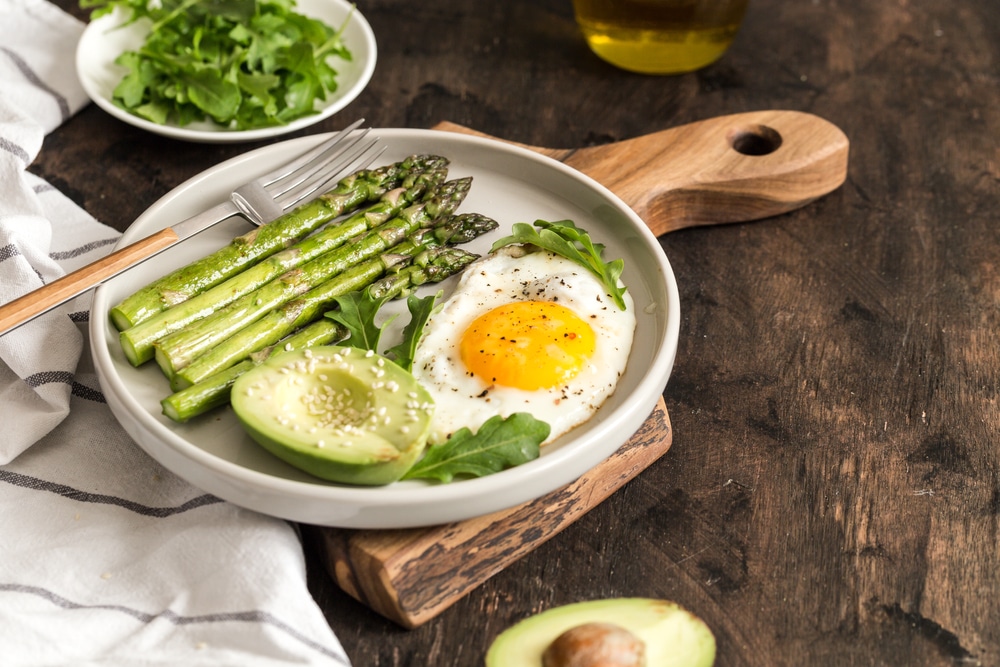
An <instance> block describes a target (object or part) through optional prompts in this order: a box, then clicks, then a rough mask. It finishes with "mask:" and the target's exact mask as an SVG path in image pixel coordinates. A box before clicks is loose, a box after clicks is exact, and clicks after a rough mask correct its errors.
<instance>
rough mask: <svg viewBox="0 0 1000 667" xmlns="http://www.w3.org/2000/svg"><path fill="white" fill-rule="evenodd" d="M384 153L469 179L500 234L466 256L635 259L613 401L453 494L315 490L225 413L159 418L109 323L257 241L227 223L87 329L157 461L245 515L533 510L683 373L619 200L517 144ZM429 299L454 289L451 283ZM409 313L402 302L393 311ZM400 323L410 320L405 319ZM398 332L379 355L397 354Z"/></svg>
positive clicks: (192, 194)
mask: <svg viewBox="0 0 1000 667" xmlns="http://www.w3.org/2000/svg"><path fill="white" fill-rule="evenodd" d="M373 134H375V135H377V136H379V137H381V139H382V142H383V143H384V144H385V145H386V146H387V149H386V152H385V153H384V154H383V156H382V159H381V161H382V162H385V163H389V162H393V161H396V160H400V159H403V158H404V157H406V156H408V155H412V154H415V153H436V154H438V155H442V156H445V157H448V158H449V159H450V160H451V167H450V170H449V178H458V177H463V176H472V177H473V185H472V189H471V191H470V193H469V195H468V197H467V199H466V200H465V202H464V203H463V204H462V206H461V207H460V209H459V211H460V212H473V211H474V212H479V213H483V214H486V215H489V216H490V217H492V218H494V219H495V220H496V221H497V222H498V223H499V224H500V227H499V229H498V230H496V231H495V232H493V233H491V234H490V235H486V236H483V237H480V238H478V239H476V240H475V241H473V242H472V243H469V244H467V245H466V246H463V247H467V248H469V249H470V250H473V251H475V252H479V253H485V252H487V251H488V249H489V246H490V245H491V244H492V242H493V240H495V239H496V238H498V237H499V236H505V235H507V234H509V233H510V229H511V225H513V223H515V222H533V221H534V220H536V219H539V218H541V219H547V220H563V219H567V218H569V219H572V220H574V221H575V222H576V223H577V224H578V225H579V226H581V227H583V228H584V229H586V230H588V231H589V232H590V233H591V236H592V237H593V238H594V239H595V240H596V241H599V242H601V243H604V244H605V245H606V246H607V251H606V253H607V254H606V257H607V258H615V257H622V258H624V260H625V271H624V273H623V280H624V281H625V283H626V285H627V286H628V289H629V290H630V292H631V294H632V297H633V299H634V300H635V308H636V316H637V320H638V322H637V327H636V335H635V341H634V345H633V349H632V352H631V356H630V358H629V361H628V366H627V368H626V370H625V373H624V374H623V375H622V377H621V380H620V383H619V385H618V388H617V391H616V392H615V393H614V395H613V396H612V397H611V398H610V399H609V400H608V401H607V402H606V403H605V404H604V405H603V406H602V407H601V409H600V410H599V411H598V412H597V413H596V415H595V416H594V418H592V419H591V420H590V421H589V422H587V423H586V424H584V425H582V426H579V427H577V428H576V429H574V430H573V431H571V432H570V433H568V434H566V435H564V436H563V437H561V438H560V439H558V440H556V441H555V442H553V443H552V444H550V445H547V446H546V447H545V448H544V449H543V453H542V455H541V456H540V457H539V458H538V459H536V460H534V461H531V462H528V463H526V464H524V465H521V466H518V467H516V468H512V469H510V470H506V471H504V472H500V473H497V474H494V475H491V476H487V477H483V478H479V479H471V480H462V481H457V482H453V483H451V484H434V483H424V482H420V481H406V482H397V483H396V484H393V485H390V486H386V487H372V488H361V487H350V486H342V485H336V484H333V483H329V482H324V481H322V480H319V479H316V478H313V477H310V476H309V475H307V474H305V473H303V472H301V471H299V470H297V469H295V468H293V467H291V466H289V465H287V464H285V463H284V462H283V461H281V460H279V459H277V458H275V457H273V456H272V455H270V454H269V453H267V452H266V451H265V450H264V449H262V448H261V447H259V446H257V445H256V444H255V443H254V442H253V441H252V440H251V439H250V438H249V436H247V435H246V434H245V433H244V432H243V430H242V428H241V427H240V425H239V424H238V423H237V420H236V418H235V417H234V415H233V414H232V411H231V409H229V408H228V407H226V408H223V409H219V410H217V411H215V412H214V413H209V414H206V415H203V416H202V417H201V418H199V419H196V420H192V421H191V422H189V423H187V424H183V425H180V424H176V423H174V422H172V421H170V420H169V419H167V418H166V417H164V416H163V415H162V414H161V411H160V403H159V402H160V400H161V399H162V398H163V397H164V396H166V395H167V394H168V393H169V389H168V385H167V381H166V380H165V379H164V378H163V376H162V375H161V374H160V370H159V368H158V367H157V366H156V365H155V363H150V364H146V365H145V366H143V367H141V368H138V369H137V368H133V367H132V366H131V365H130V364H129V363H128V361H127V360H126V359H125V357H124V355H123V354H122V352H121V349H120V347H119V345H118V335H117V332H116V331H115V329H114V328H113V326H112V325H111V323H110V322H109V318H108V317H107V312H108V310H109V309H110V307H111V306H113V305H114V304H116V303H118V302H119V301H120V300H121V299H122V298H124V297H126V296H128V294H130V293H131V292H132V291H133V290H134V289H135V288H136V287H138V286H139V285H141V284H145V283H147V282H150V281H152V280H153V279H155V278H157V277H159V276H160V275H162V274H164V273H167V272H168V271H170V270H172V269H174V268H176V267H179V266H182V265H184V264H186V263H188V262H190V261H193V260H194V259H197V258H199V257H202V256H204V255H206V254H208V253H209V252H211V251H213V250H215V249H216V248H219V247H221V246H223V245H225V244H226V243H228V242H229V240H230V239H231V238H232V237H233V236H235V235H237V234H239V233H242V232H245V231H246V230H247V229H248V223H246V222H244V221H242V220H238V219H230V220H228V221H226V222H223V223H221V224H219V225H217V226H216V227H213V228H212V229H210V230H207V231H205V232H203V233H202V234H200V235H199V236H197V237H195V238H193V239H190V240H188V241H186V242H184V243H182V244H180V245H178V246H175V247H173V248H171V249H169V250H167V251H166V252H164V253H163V254H161V255H158V256H157V257H156V258H155V259H153V260H150V261H147V262H145V263H143V264H141V265H139V266H138V267H136V268H134V269H132V270H131V271H129V272H128V273H126V274H124V275H122V276H119V277H118V278H117V279H113V280H111V281H109V282H107V283H105V284H104V285H103V286H101V287H100V288H99V289H98V290H97V292H96V294H95V298H94V303H93V309H92V317H91V320H90V334H91V347H92V352H93V355H94V359H95V364H96V367H97V371H98V374H99V376H100V380H101V386H102V388H103V390H104V394H105V396H106V398H107V401H108V405H109V406H110V407H111V410H112V412H113V413H114V414H115V416H116V417H117V418H118V420H119V421H120V422H121V424H122V425H123V426H124V428H125V429H126V430H127V431H128V433H129V434H130V435H131V436H132V437H133V438H134V439H135V441H136V442H137V443H138V444H139V446H140V447H142V448H143V449H144V450H145V451H146V452H148V453H149V454H150V456H152V457H153V458H154V459H156V460H157V461H159V462H160V463H161V464H163V465H164V466H165V467H167V468H168V469H170V470H171V471H173V472H174V473H176V474H177V475H179V476H181V477H183V478H185V479H186V480H188V481H189V482H191V483H192V484H194V485H196V486H198V487H200V488H202V489H204V490H205V491H208V492H210V493H213V494H215V495H217V496H219V497H221V498H224V499H226V500H229V501H232V502H233V503H236V504H238V505H242V506H244V507H248V508H250V509H254V510H258V511H260V512H263V513H266V514H271V515H275V516H279V517H283V518H286V519H291V520H294V521H300V522H304V523H311V524H319V525H329V526H340V527H348V528H394V527H412V526H421V525H433V524H441V523H447V522H451V521H458V520H462V519H466V518H470V517H473V516H478V515H482V514H487V513H490V512H494V511H498V510H501V509H505V508H507V507H511V506H514V505H517V504H520V503H522V502H526V501H528V500H532V499H534V498H537V497H539V496H541V495H544V494H546V493H548V492H550V491H554V490H555V489H557V488H559V487H561V486H563V485H565V484H568V483H570V482H572V481H574V480H575V479H576V478H578V477H579V476H580V475H582V474H583V473H585V472H586V471H587V470H589V469H590V468H592V467H593V466H595V465H597V464H598V463H599V462H601V461H602V460H604V459H605V458H607V457H608V456H610V455H611V454H612V453H614V452H615V450H617V449H618V448H619V447H620V446H621V445H622V444H624V442H625V441H626V440H627V439H628V438H629V437H630V436H631V435H632V434H633V433H634V432H635V431H636V430H638V428H639V427H640V426H641V425H642V423H643V422H644V421H645V419H646V418H647V417H648V416H649V414H650V412H651V411H652V410H653V408H654V406H655V404H656V402H657V400H658V398H659V396H660V395H661V393H662V392H663V388H664V386H665V385H666V382H667V378H668V376H669V374H670V370H671V368H672V366H673V361H674V354H675V352H676V349H677V337H678V331H679V325H680V308H679V305H678V304H679V298H678V293H677V285H676V282H675V280H674V275H673V272H672V271H671V269H670V265H669V264H668V262H667V259H666V257H665V256H664V254H663V251H662V250H661V248H660V246H659V243H658V242H657V240H656V239H655V237H654V236H653V235H652V234H651V233H650V231H649V230H648V229H647V227H646V226H645V225H644V224H643V222H642V220H640V219H639V218H638V216H636V215H635V213H633V212H632V210H631V209H630V208H628V207H627V206H626V205H625V204H624V203H622V202H621V200H619V199H618V198H617V197H615V196H614V195H613V194H612V193H611V192H610V191H608V190H607V189H606V188H604V187H603V186H601V185H599V184H597V183H596V182H595V181H593V180H592V179H590V178H588V177H586V176H584V175H582V174H581V173H580V172H578V171H576V170H574V169H571V168H569V167H567V166H565V165H563V164H561V163H559V162H556V161H555V160H551V159H549V158H546V157H543V156H541V155H538V154H536V153H533V152H531V151H528V150H526V149H522V148H518V147H515V146H510V145H508V144H505V143H502V142H499V141H493V140H489V139H481V138H477V137H469V136H465V135H458V134H452V133H448V132H440V131H434V130H403V129H387V130H374V131H373ZM320 139H322V137H321V136H312V137H302V138H298V139H294V140H290V141H285V142H282V143H278V144H274V145H271V146H267V147H265V148H261V149H258V150H255V151H252V152H249V153H247V154H244V155H242V156H239V157H236V158H233V159H231V160H229V161H227V162H224V163H222V164H220V165H218V166H217V167H214V168H212V169H210V170H208V171H206V172H204V173H202V174H201V175H199V176H196V177H195V178H193V179H191V180H189V181H187V182H186V183H183V184H182V185H180V186H179V187H177V188H176V189H175V190H173V191H172V192H170V193H169V194H167V195H166V196H165V197H163V198H162V199H161V200H160V201H158V202H157V203H156V204H154V205H153V206H152V207H151V208H150V209H149V210H148V211H146V212H145V213H144V214H143V215H142V216H141V217H140V218H139V219H138V220H136V222H135V223H134V224H133V225H132V226H131V227H130V228H129V230H128V231H127V232H126V234H125V236H124V237H123V239H122V243H128V242H133V241H135V240H137V239H139V238H141V237H143V236H146V235H149V234H151V233H153V232H155V231H157V230H159V229H161V228H163V227H165V226H168V225H170V224H173V223H175V222H177V221H180V220H183V219H184V218H186V217H188V216H190V215H193V214H195V213H198V212H199V211H202V210H204V209H206V208H208V207H210V206H212V205H214V204H215V203H217V202H218V201H220V200H221V199H223V198H225V197H226V196H228V193H229V192H230V191H231V190H232V189H233V188H234V187H236V186H238V185H240V184H241V183H243V182H244V181H246V180H249V179H251V178H254V177H256V176H258V175H260V174H261V173H264V172H266V171H267V170H269V169H271V168H273V166H274V165H276V164H280V163H282V162H284V161H285V160H288V159H290V158H292V157H293V156H294V155H296V154H298V153H299V152H301V151H304V150H306V148H307V147H308V146H310V145H312V144H314V143H315V142H317V141H318V140H320ZM449 280H450V281H451V282H449V281H445V282H444V283H441V284H440V285H438V286H426V287H425V288H423V289H424V292H423V293H425V294H426V293H428V291H436V290H438V289H440V288H443V289H445V290H448V289H449V288H450V287H451V285H452V283H453V282H454V280H455V278H454V277H453V278H452V279H449ZM392 305H393V306H394V307H396V308H399V309H400V310H401V312H405V305H404V304H402V303H395V304H392ZM398 319H399V321H400V322H405V321H407V320H408V316H404V317H401V318H398ZM391 338H392V336H391V332H389V333H387V334H386V338H384V339H383V341H382V342H383V344H385V345H389V344H392V343H393V341H392V339H391Z"/></svg>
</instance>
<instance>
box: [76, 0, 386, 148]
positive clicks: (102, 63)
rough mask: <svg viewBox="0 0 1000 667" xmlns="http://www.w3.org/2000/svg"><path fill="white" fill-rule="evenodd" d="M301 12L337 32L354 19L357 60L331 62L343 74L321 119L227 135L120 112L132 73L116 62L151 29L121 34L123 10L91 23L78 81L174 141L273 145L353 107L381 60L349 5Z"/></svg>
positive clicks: (331, 3)
mask: <svg viewBox="0 0 1000 667" xmlns="http://www.w3.org/2000/svg"><path fill="white" fill-rule="evenodd" d="M296 11H298V12H300V13H302V14H304V15H306V16H310V17H312V18H317V19H321V20H323V21H324V22H325V23H326V24H327V25H330V26H332V27H334V28H338V27H340V26H341V25H343V23H344V21H345V20H347V17H348V16H350V21H349V22H348V24H347V27H346V28H345V29H344V33H343V39H344V43H345V44H346V45H347V48H348V49H350V51H351V55H352V57H353V59H352V60H337V61H331V64H332V65H333V67H334V69H336V70H337V72H338V74H337V90H335V91H334V92H333V93H332V94H330V95H327V98H326V100H324V101H321V102H319V103H318V104H317V107H316V108H317V111H318V113H315V114H313V115H311V116H305V117H303V118H299V119H298V120H295V121H292V122H291V123H289V124H288V125H280V126H277V127H267V128H261V129H256V130H228V129H226V128H224V127H222V126H220V125H218V124H215V123H212V122H210V121H199V122H195V123H190V124H188V125H185V126H183V127H181V126H179V125H175V124H166V125H160V124H158V123H153V122H151V121H148V120H146V119H144V118H139V117H138V116H135V115H133V114H130V113H129V112H127V111H125V110H124V109H122V108H121V107H119V106H116V105H115V104H114V102H112V94H113V93H114V90H115V86H117V85H118V82H119V81H121V78H122V76H123V75H124V74H125V73H126V72H127V70H126V69H125V68H124V67H121V66H120V65H116V64H115V59H116V58H118V56H119V55H121V54H122V53H123V52H125V51H134V50H136V49H138V48H139V47H140V46H142V43H143V41H144V40H145V37H146V32H147V29H146V28H144V27H143V26H142V25H141V24H139V23H135V24H132V25H128V26H125V27H124V28H121V29H119V28H118V26H119V25H120V24H121V23H122V21H123V19H124V14H123V13H122V12H121V10H116V11H115V12H114V13H112V14H108V15H106V16H102V17H100V18H98V19H96V20H94V21H92V22H91V23H90V24H89V25H88V26H87V28H86V29H85V30H84V31H83V36H82V37H81V38H80V43H79V45H78V46H77V49H76V71H77V76H79V78H80V83H81V84H82V85H83V89H84V91H86V93H87V95H88V97H90V99H91V100H93V102H94V103H95V104H97V106H99V107H101V108H102V109H104V110H105V111H107V112H108V113H109V114H111V115H112V116H114V117H115V118H118V119H119V120H122V121H124V122H126V123H128V124H130V125H134V126H135V127H139V128H142V129H144V130H148V131H149V132H153V133H155V134H160V135H163V136H166V137H171V138H173V139H182V140H184V141H193V142H201V143H218V144H221V143H237V142H241V141H257V140H260V139H270V138H272V137H277V136H281V135H283V134H288V133H289V132H296V131H298V130H301V129H303V128H306V127H309V126H310V125H314V124H316V123H318V122H320V121H321V120H323V119H325V118H329V117H330V116H332V115H333V114H335V113H337V112H338V111H340V110H341V109H343V108H344V107H346V106H347V105H348V104H350V103H351V102H352V101H354V99H355V98H356V97H357V96H358V95H360V94H361V91H362V90H364V88H365V86H367V85H368V82H369V81H370V80H371V78H372V74H373V73H374V72H375V61H376V59H377V47H376V43H375V34H374V33H373V32H372V29H371V26H370V25H368V21H367V20H366V19H365V17H364V16H362V15H361V12H359V11H358V10H357V9H353V8H352V6H351V4H350V3H349V2H346V1H345V0H299V1H298V3H297V4H296Z"/></svg>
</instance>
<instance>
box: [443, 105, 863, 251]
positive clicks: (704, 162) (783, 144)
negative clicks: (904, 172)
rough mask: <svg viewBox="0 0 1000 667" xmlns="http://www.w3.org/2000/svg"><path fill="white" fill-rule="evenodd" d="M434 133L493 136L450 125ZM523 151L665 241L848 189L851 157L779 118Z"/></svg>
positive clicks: (820, 128) (805, 116)
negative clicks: (580, 176) (609, 198)
mask: <svg viewBox="0 0 1000 667" xmlns="http://www.w3.org/2000/svg"><path fill="white" fill-rule="evenodd" d="M435 129H440V130H448V131H452V132H463V133H466V134H476V135H480V136H487V135H483V134H482V133H480V132H475V131H473V130H469V129H468V128H464V127H462V126H460V125H455V124H454V123H448V122H445V123H441V124H439V125H437V126H436V128H435ZM519 145H521V146H523V147H525V148H529V149H531V150H534V151H536V152H539V153H542V154H544V155H548V156H549V157H553V158H555V159H557V160H559V161H561V162H564V163H565V164H567V165H569V166H571V167H574V168H575V169H577V170H579V171H581V172H583V173H584V174H587V175H588V176H590V177H591V178H593V179H594V180H596V181H597V182H599V183H601V184H602V185H604V186H605V187H607V188H608V189H609V190H611V191H612V192H614V193H615V194H616V195H618V197H620V198H621V199H622V200H623V201H624V202H625V203H626V204H628V205H629V206H630V207H631V208H632V210H634V211H635V212H636V213H637V214H638V215H639V217H641V218H642V219H643V220H644V221H645V222H646V224H647V225H648V226H649V228H650V229H651V230H652V231H653V233H654V234H656V235H657V236H659V235H661V234H666V233H667V232H672V231H675V230H678V229H684V228H686V227H696V226H699V225H714V224H720V223H728V222H748V221H751V220H759V219H761V218H768V217H771V216H774V215H779V214H781V213H787V212H789V211H792V210H795V209H797V208H800V207H802V206H804V205H806V204H808V203H809V202H811V201H814V200H815V199H817V198H819V197H822V196H823V195H826V194H828V193H829V192H832V191H833V190H835V189H837V188H838V187H840V185H842V184H843V182H844V180H845V179H846V178H847V162H848V153H849V150H850V142H849V141H848V139H847V136H846V135H845V134H844V133H843V132H842V131H841V130H840V128H838V127H837V126H836V125H834V124H833V123H830V122H829V121H827V120H824V119H823V118H820V117H818V116H815V115H812V114H809V113H803V112H800V111H779V110H769V111H750V112H746V113H739V114H733V115H729V116H719V117H717V118H711V119H708V120H702V121H697V122H694V123H689V124H687V125H681V126H679V127H675V128H671V129H668V130H662V131H660V132H655V133H653V134H647V135H644V136H641V137H636V138H634V139H625V140H623V141H618V142H614V143H610V144H604V145H600V146H589V147H586V148H577V149H553V148H542V147H538V146H528V145H525V144H519Z"/></svg>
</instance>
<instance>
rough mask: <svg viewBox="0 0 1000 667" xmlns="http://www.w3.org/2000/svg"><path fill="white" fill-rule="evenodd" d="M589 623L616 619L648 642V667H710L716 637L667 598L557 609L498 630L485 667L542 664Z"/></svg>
mask: <svg viewBox="0 0 1000 667" xmlns="http://www.w3.org/2000/svg"><path fill="white" fill-rule="evenodd" d="M591 622H608V623H614V624H616V625H618V626H621V627H622V628H625V629H626V630H628V631H629V632H631V633H633V634H634V635H636V636H637V637H638V638H639V639H641V640H642V641H643V642H644V643H645V644H646V659H647V663H646V664H647V665H649V667H654V666H655V667H712V665H713V664H715V636H714V635H713V634H712V631H711V630H710V629H709V628H708V626H707V625H705V623H704V621H702V620H701V619H700V618H698V617H697V616H695V615H694V614H692V613H691V612H689V611H687V610H686V609H684V608H682V607H680V606H679V605H677V604H676V603H674V602H670V601H668V600H656V599H652V598H610V599H604V600H589V601H586V602H576V603H573V604H568V605H564V606H561V607H553V608H552V609H548V610H546V611H543V612H541V613H539V614H535V615H534V616H529V617H528V618H525V619H524V620H522V621H520V622H519V623H516V624H515V625H513V626H511V627H509V628H507V629H506V630H505V631H503V632H502V633H500V635H498V636H497V638H496V639H495V640H494V641H493V644H492V645H491V646H490V648H489V651H488V653H487V654H486V667H512V666H514V665H516V666H517V667H541V665H542V653H543V652H544V651H545V649H546V648H547V647H548V646H549V644H551V643H552V642H553V641H554V640H555V639H556V638H557V637H558V636H559V635H561V634H562V633H563V632H565V631H566V630H568V629H570V628H572V627H576V626H578V625H582V624H584V623H591Z"/></svg>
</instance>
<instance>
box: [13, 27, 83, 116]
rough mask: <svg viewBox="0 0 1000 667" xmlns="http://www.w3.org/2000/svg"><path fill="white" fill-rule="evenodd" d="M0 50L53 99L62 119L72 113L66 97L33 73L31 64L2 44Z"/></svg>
mask: <svg viewBox="0 0 1000 667" xmlns="http://www.w3.org/2000/svg"><path fill="white" fill-rule="evenodd" d="M0 51H3V52H4V53H5V54H6V55H7V57H8V58H10V60H11V62H13V63H14V65H15V66H16V67H17V69H19V70H20V71H21V74H22V75H23V76H24V78H25V79H27V80H28V82H29V83H30V84H31V85H33V86H34V87H35V88H38V89H39V90H41V91H44V92H46V93H48V94H49V95H50V96H51V97H52V99H53V100H55V102H56V104H57V105H58V106H59V115H60V116H62V119H63V120H64V121H65V120H66V119H68V118H69V117H70V116H71V115H73V114H72V113H71V112H70V109H69V102H67V101H66V98H65V97H63V96H62V95H60V94H59V93H58V92H56V91H55V90H53V89H52V88H50V87H49V86H48V85H46V83H45V82H44V81H42V79H41V78H40V77H39V76H38V75H37V74H36V73H35V70H33V69H31V66H30V65H28V63H27V62H25V60H24V59H23V58H21V56H19V55H18V54H17V53H15V52H14V51H12V50H10V49H8V48H6V47H3V46H0Z"/></svg>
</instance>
